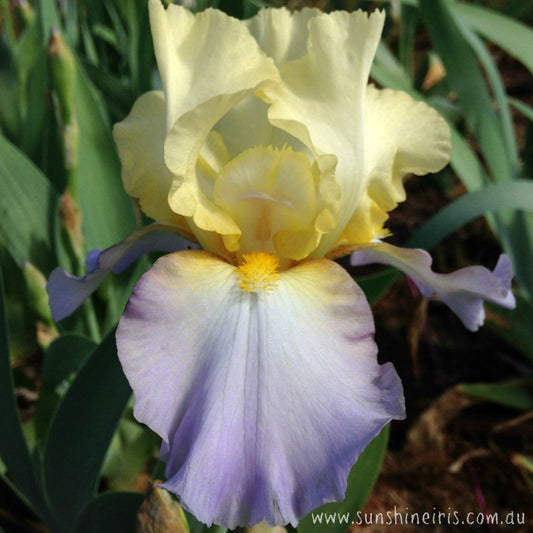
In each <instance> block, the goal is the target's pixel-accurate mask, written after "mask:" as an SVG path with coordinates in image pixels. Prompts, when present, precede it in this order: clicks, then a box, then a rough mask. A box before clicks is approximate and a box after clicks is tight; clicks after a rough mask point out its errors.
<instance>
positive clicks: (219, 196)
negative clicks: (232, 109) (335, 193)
mask: <svg viewBox="0 0 533 533" xmlns="http://www.w3.org/2000/svg"><path fill="white" fill-rule="evenodd" d="M320 180H321V174H320V171H319V169H318V166H317V165H316V164H312V163H311V162H309V160H308V159H307V158H306V157H305V156H304V155H303V154H301V153H298V152H294V151H292V150H291V149H290V148H285V149H282V150H278V149H276V148H272V147H257V148H252V149H250V150H247V151H246V152H244V153H242V154H241V155H239V156H238V157H236V158H235V159H233V160H232V161H230V162H229V163H228V164H227V165H226V166H225V167H224V168H223V169H222V171H221V173H220V175H219V177H218V179H217V181H216V184H215V189H214V195H215V201H216V203H217V205H218V206H220V207H221V208H222V209H224V211H225V212H226V213H228V214H229V215H231V217H232V220H234V221H235V223H236V225H237V226H238V228H239V231H238V232H236V233H231V234H227V235H224V236H223V239H224V243H225V245H226V248H227V249H228V250H230V251H232V252H236V253H237V256H239V257H242V255H243V254H246V253H250V252H252V251H262V252H268V253H271V254H274V255H276V256H278V257H280V258H283V259H285V262H284V264H283V267H286V266H288V264H289V263H290V262H289V263H288V262H287V261H286V260H300V259H303V258H305V257H307V255H309V253H310V252H311V251H312V250H313V249H314V248H315V247H316V246H317V244H318V242H319V240H320V236H321V231H320V227H319V226H320V224H321V223H322V218H325V215H323V214H322V211H323V209H322V202H321V199H320V192H319V183H320Z"/></svg>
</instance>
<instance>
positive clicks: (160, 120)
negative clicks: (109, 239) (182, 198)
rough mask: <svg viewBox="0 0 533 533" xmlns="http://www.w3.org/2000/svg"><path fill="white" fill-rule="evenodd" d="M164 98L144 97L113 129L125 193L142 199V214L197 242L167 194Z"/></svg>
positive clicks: (158, 93)
mask: <svg viewBox="0 0 533 533" xmlns="http://www.w3.org/2000/svg"><path fill="white" fill-rule="evenodd" d="M165 137H166V127H165V96H164V94H163V93H162V92H161V91H152V92H148V93H146V94H143V95H142V96H141V97H140V98H139V99H138V100H137V101H136V102H135V105H134V106H133V109H132V110H131V112H130V114H129V115H128V117H127V118H126V119H125V120H123V121H122V122H119V123H118V124H116V125H115V127H114V128H113V138H114V139H115V143H116V145H117V148H118V154H119V157H120V161H121V163H122V182H123V184H124V189H125V190H126V192H127V193H128V194H129V195H130V196H133V197H134V198H138V199H139V203H140V206H141V209H142V210H143V212H144V213H145V214H146V215H147V216H149V217H151V218H153V219H154V220H157V221H158V222H166V223H170V224H176V225H178V226H179V227H180V231H181V233H182V234H183V235H184V236H185V237H187V239H189V240H192V241H194V240H195V238H194V236H193V234H192V232H191V230H190V229H189V226H188V225H187V222H186V220H185V218H184V217H183V216H181V215H178V214H177V213H175V212H174V211H172V210H171V209H170V206H169V205H168V193H169V190H170V186H171V184H172V180H173V179H174V176H173V174H172V173H171V172H170V171H169V170H168V168H167V166H166V165H165V159H164V155H163V144H164V142H165Z"/></svg>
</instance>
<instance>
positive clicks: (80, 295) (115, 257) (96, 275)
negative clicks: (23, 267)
mask: <svg viewBox="0 0 533 533" xmlns="http://www.w3.org/2000/svg"><path fill="white" fill-rule="evenodd" d="M191 246H194V245H191V244H190V243H189V242H188V241H186V240H185V239H184V238H183V237H181V236H180V235H178V234H177V233H176V228H175V227H174V226H170V225H163V224H151V225H150V226H146V227H143V228H141V229H139V230H137V231H134V232H133V233H131V234H130V235H128V236H127V237H126V238H125V239H124V240H123V241H121V242H119V243H118V244H115V245H113V246H111V247H110V248H107V249H106V250H103V251H101V250H92V251H90V252H89V253H88V254H87V258H86V260H85V266H86V267H87V270H88V273H87V274H86V275H85V276H82V277H78V276H73V275H72V274H70V273H69V272H67V271H66V270H64V269H63V268H60V267H58V268H56V269H54V270H53V272H52V273H51V274H50V277H49V278H48V283H47V284H46V290H47V292H48V296H49V301H50V310H51V311H52V318H53V319H54V320H55V321H56V322H58V321H59V320H62V319H63V318H65V317H67V316H69V315H70V314H72V313H73V312H74V311H75V310H76V309H77V308H78V307H79V306H80V305H81V304H82V303H83V302H84V301H85V300H86V299H87V298H88V297H89V296H90V295H91V294H92V293H93V292H94V291H95V290H96V289H97V288H98V286H99V285H100V284H101V283H102V281H103V280H104V279H105V277H106V276H107V275H108V274H109V273H110V272H113V273H115V274H118V273H120V272H122V271H123V270H125V269H126V268H127V267H128V266H129V265H131V263H133V262H134V261H135V260H136V259H138V258H139V257H140V256H141V255H143V254H145V253H149V252H175V251H178V250H184V249H186V248H188V247H191Z"/></svg>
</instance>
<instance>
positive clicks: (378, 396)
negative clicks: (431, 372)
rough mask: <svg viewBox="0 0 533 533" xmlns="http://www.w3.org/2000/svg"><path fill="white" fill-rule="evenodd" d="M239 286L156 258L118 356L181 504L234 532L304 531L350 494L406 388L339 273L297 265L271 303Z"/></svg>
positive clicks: (400, 411)
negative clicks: (317, 514) (357, 468)
mask: <svg viewBox="0 0 533 533" xmlns="http://www.w3.org/2000/svg"><path fill="white" fill-rule="evenodd" d="M238 282H239V279H238V276H237V274H236V269H235V267H233V266H231V265H229V264H227V263H225V262H224V261H222V260H220V259H219V258H217V257H215V256H213V255H211V254H209V253H206V252H192V251H191V252H178V253H176V254H172V255H168V256H165V257H162V258H160V259H159V260H158V261H157V262H156V263H155V265H154V267H153V268H152V269H151V270H150V271H149V272H148V273H146V274H145V275H144V276H143V278H142V279H141V281H140V282H139V284H138V285H137V287H136V289H135V291H134V294H133V295H132V298H131V299H130V302H129V303H128V306H127V308H126V311H125V313H124V315H123V317H122V319H121V321H120V324H119V328H118V330H117V345H118V353H119V358H120V360H121V362H122V365H123V368H124V371H125V374H126V376H127V377H128V380H129V381H130V384H131V386H132V388H133V391H134V394H135V398H136V404H135V415H136V417H137V418H138V419H139V420H140V421H141V422H143V423H146V424H147V425H149V426H150V427H151V428H152V429H153V430H155V431H156V432H157V433H158V434H159V435H160V436H161V437H162V439H163V441H164V445H163V448H162V454H163V456H165V457H166V459H167V470H166V474H167V478H168V481H167V482H166V483H165V484H164V485H163V486H164V487H165V488H166V489H167V490H170V491H172V492H174V493H176V494H177V495H178V496H179V497H180V501H181V504H182V505H183V506H184V507H185V508H187V509H189V510H190V511H191V512H192V513H193V514H194V515H195V516H196V517H197V518H198V519H199V520H201V521H202V522H205V523H207V524H211V523H213V522H214V523H218V524H221V525H224V526H225V527H229V528H233V527H235V526H237V525H253V524H255V523H258V522H261V521H262V520H265V521H266V522H267V523H269V524H270V525H275V524H280V525H281V524H286V523H289V522H290V523H292V524H293V525H296V523H297V522H298V520H299V519H300V518H301V517H302V516H304V515H305V514H307V513H309V512H310V511H311V510H313V509H314V508H316V507H318V506H319V505H321V504H323V503H325V502H328V501H334V500H340V499H342V498H343V497H344V491H345V490H346V480H347V476H348V473H349V471H350V469H351V466H352V465H353V463H354V462H355V461H356V459H357V456H358V455H359V454H360V452H361V451H362V450H363V449H364V447H365V446H366V445H367V444H368V443H369V442H370V440H372V439H373V438H374V437H375V436H376V435H377V433H378V432H379V431H380V430H381V428H382V427H383V426H384V425H385V424H387V423H388V422H389V421H390V420H391V419H392V418H402V417H403V416H404V407H403V395H402V391H401V384H400V382H399V379H398V376H397V375H396V373H395V371H394V369H393V367H392V365H390V364H388V365H383V366H379V365H378V364H377V361H376V347H375V343H374V341H373V331H374V329H373V320H372V316H371V312H370V308H369V306H368V304H367V302H366V300H365V298H364V295H363V293H362V292H361V290H360V289H359V288H358V287H357V285H356V284H355V283H354V282H353V280H352V279H351V278H350V277H349V276H348V274H347V273H346V272H345V271H344V270H343V269H342V268H341V267H340V266H338V265H336V264H335V263H333V262H331V261H328V260H312V261H305V262H302V263H301V264H299V265H298V266H296V267H294V268H292V269H289V270H286V271H283V272H281V273H280V280H279V283H278V285H277V287H275V288H274V289H273V290H272V291H271V292H270V293H269V294H265V295H262V296H261V295H258V294H255V293H243V292H241V291H240V289H239V286H238ZM199 316H201V317H202V320H201V321H199V320H198V317H199ZM206 324H208V325H209V327H205V325H206Z"/></svg>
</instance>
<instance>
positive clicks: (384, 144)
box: [337, 85, 451, 244]
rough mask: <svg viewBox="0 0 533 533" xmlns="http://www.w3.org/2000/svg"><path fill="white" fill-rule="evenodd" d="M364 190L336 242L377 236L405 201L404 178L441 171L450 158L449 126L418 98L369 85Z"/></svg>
mask: <svg viewBox="0 0 533 533" xmlns="http://www.w3.org/2000/svg"><path fill="white" fill-rule="evenodd" d="M364 146H365V148H364V175H365V181H366V190H365V193H364V195H363V197H362V198H361V200H360V202H359V203H358V204H357V206H356V208H355V210H354V212H353V215H352V218H351V219H350V222H349V223H348V225H347V226H346V228H345V229H344V232H343V234H342V235H341V237H340V239H339V241H338V243H337V244H347V243H350V244H356V243H367V242H370V241H371V240H372V239H374V238H375V237H379V234H380V232H381V231H382V227H383V224H384V222H385V221H386V220H387V218H388V214H387V213H388V212H389V211H391V210H392V209H394V208H395V207H396V206H397V205H398V203H399V202H402V201H403V200H405V190H404V187H403V177H404V176H405V175H406V174H410V173H412V174H417V175H422V174H427V173H428V172H437V171H439V170H441V169H442V168H443V167H444V166H445V165H446V164H447V163H448V162H449V160H450V155H451V141H450V130H449V128H448V125H447V124H446V122H445V121H444V119H443V118H442V117H441V116H440V115H439V114H438V113H437V112H436V111H435V110H434V109H432V108H431V107H429V106H428V105H426V104H425V103H423V102H419V101H416V100H413V99H412V98H411V97H410V96H409V95H407V94H406V93H403V92H399V91H393V90H390V89H385V90H378V89H376V88H375V87H374V86H372V85H370V86H369V87H368V88H367V92H366V101H365V130H364Z"/></svg>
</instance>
